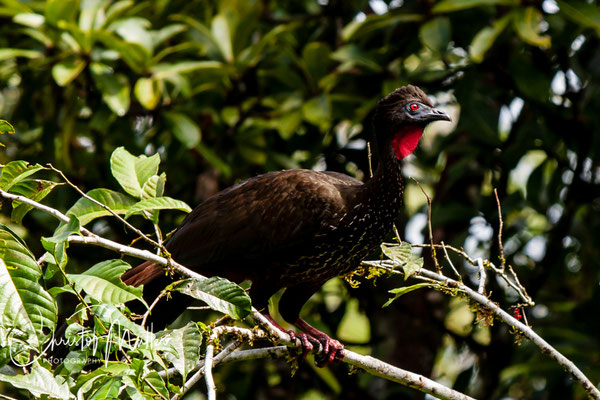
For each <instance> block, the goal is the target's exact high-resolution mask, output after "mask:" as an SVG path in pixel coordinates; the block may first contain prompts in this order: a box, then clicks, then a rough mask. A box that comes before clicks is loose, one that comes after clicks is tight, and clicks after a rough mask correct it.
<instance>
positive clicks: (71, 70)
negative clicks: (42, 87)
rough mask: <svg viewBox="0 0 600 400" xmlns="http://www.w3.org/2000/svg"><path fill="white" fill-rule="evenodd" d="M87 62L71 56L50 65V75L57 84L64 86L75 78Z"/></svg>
mask: <svg viewBox="0 0 600 400" xmlns="http://www.w3.org/2000/svg"><path fill="white" fill-rule="evenodd" d="M86 65H87V63H86V62H85V61H84V60H82V59H81V58H76V57H72V58H69V59H66V60H64V61H61V62H59V63H58V64H56V65H55V66H54V67H52V77H53V78H54V80H55V81H56V83H57V84H58V86H66V85H68V84H69V83H71V82H72V81H73V79H75V78H77V77H78V76H79V74H80V73H81V71H83V70H84V68H85V66H86Z"/></svg>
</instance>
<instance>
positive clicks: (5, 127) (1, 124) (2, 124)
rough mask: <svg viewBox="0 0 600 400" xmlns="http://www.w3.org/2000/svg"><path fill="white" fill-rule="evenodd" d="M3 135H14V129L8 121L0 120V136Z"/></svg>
mask: <svg viewBox="0 0 600 400" xmlns="http://www.w3.org/2000/svg"><path fill="white" fill-rule="evenodd" d="M0 60H1V58H0ZM5 133H9V134H12V133H15V128H14V127H13V126H12V125H11V124H10V123H9V122H8V121H5V120H3V119H0V135H4V134H5Z"/></svg>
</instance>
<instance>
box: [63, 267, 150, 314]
mask: <svg viewBox="0 0 600 400" xmlns="http://www.w3.org/2000/svg"><path fill="white" fill-rule="evenodd" d="M129 268H131V266H130V265H129V264H127V263H126V262H125V261H122V260H106V261H103V262H100V263H98V264H96V265H94V266H93V267H92V268H90V269H88V270H87V271H85V272H84V273H82V274H67V276H68V277H69V279H71V280H72V281H73V282H75V285H77V287H79V288H81V289H83V291H84V292H85V293H87V294H88V295H90V296H91V297H93V298H94V299H96V300H98V301H99V302H101V303H109V304H122V303H126V302H128V301H131V300H135V299H137V300H139V301H141V302H142V303H144V304H146V302H145V301H144V299H143V298H142V287H141V286H140V287H135V288H134V287H133V286H128V285H126V284H124V283H123V281H121V275H123V273H124V272H125V271H127V270H128V269H129ZM147 306H148V305H147V304H146V307H147Z"/></svg>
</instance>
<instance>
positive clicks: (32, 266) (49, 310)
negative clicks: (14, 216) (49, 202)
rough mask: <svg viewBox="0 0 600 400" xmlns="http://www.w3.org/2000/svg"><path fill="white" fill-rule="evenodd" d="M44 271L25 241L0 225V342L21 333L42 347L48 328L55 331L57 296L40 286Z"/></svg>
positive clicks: (4, 343)
mask: <svg viewBox="0 0 600 400" xmlns="http://www.w3.org/2000/svg"><path fill="white" fill-rule="evenodd" d="M41 276H42V270H41V268H40V266H39V265H38V263H37V262H36V259H35V257H34V256H33V254H31V252H30V251H29V249H28V248H27V247H26V246H25V243H24V242H23V241H22V239H21V238H19V237H18V236H17V235H16V234H15V233H14V232H12V231H11V230H10V229H9V228H8V227H6V226H4V225H0V321H1V323H0V343H1V344H3V345H7V340H9V338H10V336H11V335H18V336H20V337H22V338H26V339H24V340H26V341H27V343H28V345H30V346H31V348H34V349H37V350H38V351H39V350H40V349H41V345H42V344H43V343H44V341H45V340H46V333H45V332H46V331H54V328H55V326H56V315H57V309H56V304H55V302H54V299H53V298H52V297H51V296H50V295H49V294H48V292H46V290H44V288H43V287H42V286H41V285H40V283H39V280H40V278H41Z"/></svg>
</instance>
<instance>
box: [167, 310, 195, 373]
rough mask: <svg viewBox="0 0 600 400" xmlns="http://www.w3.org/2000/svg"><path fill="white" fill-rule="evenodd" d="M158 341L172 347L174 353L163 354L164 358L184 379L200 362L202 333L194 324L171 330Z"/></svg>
mask: <svg viewBox="0 0 600 400" xmlns="http://www.w3.org/2000/svg"><path fill="white" fill-rule="evenodd" d="M160 339H161V340H162V341H165V342H166V344H168V345H171V346H173V349H174V351H175V353H170V352H165V358H166V359H167V360H169V361H170V362H171V363H173V366H174V367H175V368H176V369H177V371H179V373H180V374H181V376H182V377H183V378H184V379H185V378H186V377H187V375H188V374H189V373H190V371H191V370H192V369H194V367H195V366H196V364H197V363H198V361H199V360H200V346H201V345H202V332H201V331H200V329H198V326H197V325H196V324H195V323H193V322H188V324H187V325H186V326H184V327H183V328H179V329H173V330H172V331H169V332H168V333H167V334H166V335H165V336H162V337H161V338H160Z"/></svg>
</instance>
